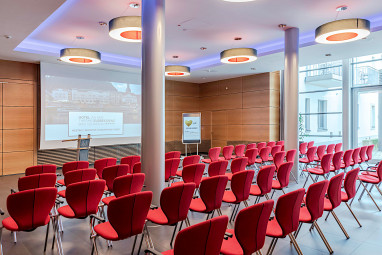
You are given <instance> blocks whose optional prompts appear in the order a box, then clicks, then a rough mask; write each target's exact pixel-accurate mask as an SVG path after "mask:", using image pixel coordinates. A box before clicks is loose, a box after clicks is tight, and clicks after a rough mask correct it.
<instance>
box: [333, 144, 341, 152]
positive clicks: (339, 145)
mask: <svg viewBox="0 0 382 255" xmlns="http://www.w3.org/2000/svg"><path fill="white" fill-rule="evenodd" d="M341 150H342V143H337V144H336V145H335V146H334V152H339V151H341Z"/></svg>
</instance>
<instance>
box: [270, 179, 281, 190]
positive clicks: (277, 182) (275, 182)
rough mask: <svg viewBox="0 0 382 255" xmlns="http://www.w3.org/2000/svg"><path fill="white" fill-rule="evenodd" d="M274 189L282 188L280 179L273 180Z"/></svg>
mask: <svg viewBox="0 0 382 255" xmlns="http://www.w3.org/2000/svg"><path fill="white" fill-rule="evenodd" d="M272 189H281V183H280V182H279V181H278V180H272Z"/></svg>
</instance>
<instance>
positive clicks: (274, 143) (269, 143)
mask: <svg viewBox="0 0 382 255" xmlns="http://www.w3.org/2000/svg"><path fill="white" fill-rule="evenodd" d="M275 145H276V142H273V141H271V142H268V143H267V146H268V147H271V148H272V147H273V146H275Z"/></svg>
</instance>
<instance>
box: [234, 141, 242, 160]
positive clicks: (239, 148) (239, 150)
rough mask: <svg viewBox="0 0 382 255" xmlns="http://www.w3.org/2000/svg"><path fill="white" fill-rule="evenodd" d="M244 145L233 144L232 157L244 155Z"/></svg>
mask: <svg viewBox="0 0 382 255" xmlns="http://www.w3.org/2000/svg"><path fill="white" fill-rule="evenodd" d="M244 150H245V145H244V144H238V145H236V146H235V155H232V158H241V157H243V156H244Z"/></svg>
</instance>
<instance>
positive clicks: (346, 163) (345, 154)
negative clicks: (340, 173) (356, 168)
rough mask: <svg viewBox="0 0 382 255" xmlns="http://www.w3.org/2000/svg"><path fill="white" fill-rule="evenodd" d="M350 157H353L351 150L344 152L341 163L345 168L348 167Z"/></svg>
mask: <svg viewBox="0 0 382 255" xmlns="http://www.w3.org/2000/svg"><path fill="white" fill-rule="evenodd" d="M352 156H353V150H347V151H345V153H344V157H343V159H342V160H343V163H344V164H345V168H346V167H349V166H350V164H351V157H352Z"/></svg>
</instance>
